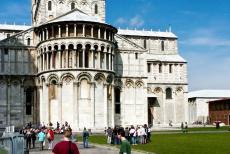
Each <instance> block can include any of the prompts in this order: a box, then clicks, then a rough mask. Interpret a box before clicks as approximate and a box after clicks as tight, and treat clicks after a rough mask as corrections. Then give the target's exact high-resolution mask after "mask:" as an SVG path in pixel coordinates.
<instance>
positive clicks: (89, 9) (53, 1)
mask: <svg viewBox="0 0 230 154" xmlns="http://www.w3.org/2000/svg"><path fill="white" fill-rule="evenodd" d="M75 8H77V9H79V10H81V11H83V12H84V13H87V14H88V15H91V16H95V17H98V19H99V20H101V21H102V22H105V0H72V1H70V0H41V1H40V4H38V3H37V4H34V5H33V23H34V25H39V24H42V23H45V22H47V21H49V20H51V19H53V18H56V17H58V16H61V15H63V14H65V13H67V12H69V11H71V10H73V9H75Z"/></svg>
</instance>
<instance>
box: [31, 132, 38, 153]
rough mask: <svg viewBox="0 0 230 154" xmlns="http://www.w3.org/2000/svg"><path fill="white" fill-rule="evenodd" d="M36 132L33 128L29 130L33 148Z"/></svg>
mask: <svg viewBox="0 0 230 154" xmlns="http://www.w3.org/2000/svg"><path fill="white" fill-rule="evenodd" d="M36 138H37V137H36V132H35V129H33V130H32V131H31V139H32V144H33V149H34V148H35V141H36Z"/></svg>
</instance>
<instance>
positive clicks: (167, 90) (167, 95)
mask: <svg viewBox="0 0 230 154" xmlns="http://www.w3.org/2000/svg"><path fill="white" fill-rule="evenodd" d="M166 99H172V89H171V88H167V89H166Z"/></svg>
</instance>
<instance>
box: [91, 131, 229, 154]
mask: <svg viewBox="0 0 230 154" xmlns="http://www.w3.org/2000/svg"><path fill="white" fill-rule="evenodd" d="M89 140H90V142H92V143H97V144H105V143H106V138H105V136H91V137H90V139H89ZM132 149H138V150H144V151H148V152H154V153H156V154H229V153H230V133H210V134H207V133H200V134H154V135H153V136H152V142H151V143H149V144H145V145H136V146H132Z"/></svg>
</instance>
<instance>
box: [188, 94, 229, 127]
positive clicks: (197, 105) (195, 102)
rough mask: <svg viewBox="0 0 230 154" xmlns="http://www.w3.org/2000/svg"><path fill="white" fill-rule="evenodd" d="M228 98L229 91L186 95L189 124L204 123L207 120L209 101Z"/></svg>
mask: <svg viewBox="0 0 230 154" xmlns="http://www.w3.org/2000/svg"><path fill="white" fill-rule="evenodd" d="M225 98H230V90H200V91H194V92H190V93H189V94H188V119H189V123H190V124H191V123H195V122H201V123H206V122H207V121H208V120H209V104H208V102H210V101H215V100H220V99H225Z"/></svg>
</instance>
